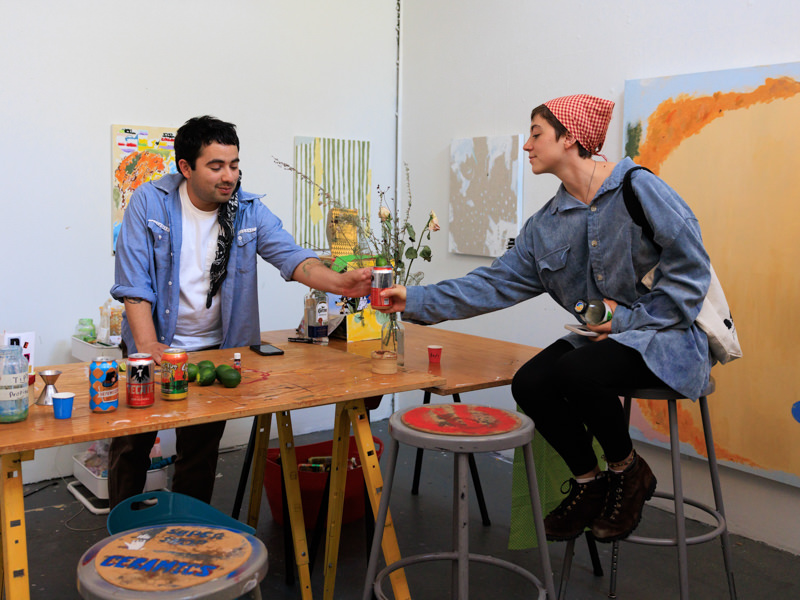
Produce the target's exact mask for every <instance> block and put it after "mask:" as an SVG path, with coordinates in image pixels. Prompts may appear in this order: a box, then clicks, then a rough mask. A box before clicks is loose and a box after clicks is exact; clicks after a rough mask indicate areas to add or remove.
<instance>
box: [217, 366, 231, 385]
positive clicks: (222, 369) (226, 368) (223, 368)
mask: <svg viewBox="0 0 800 600" xmlns="http://www.w3.org/2000/svg"><path fill="white" fill-rule="evenodd" d="M233 370H234V368H233V367H232V366H230V365H226V364H221V365H218V366H217V369H216V374H217V379H219V381H220V382H222V377H221V375H222V373H224V372H225V371H233Z"/></svg>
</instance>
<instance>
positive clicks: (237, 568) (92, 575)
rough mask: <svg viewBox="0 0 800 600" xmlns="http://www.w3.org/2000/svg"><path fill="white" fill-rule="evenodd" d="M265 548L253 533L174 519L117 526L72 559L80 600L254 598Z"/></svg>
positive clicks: (262, 573)
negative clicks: (117, 530) (165, 522)
mask: <svg viewBox="0 0 800 600" xmlns="http://www.w3.org/2000/svg"><path fill="white" fill-rule="evenodd" d="M266 573H267V549H266V548H265V547H264V544H262V543H261V541H260V540H259V539H258V538H256V537H255V536H253V535H250V534H249V533H244V532H242V531H237V530H234V529H229V528H227V527H219V526H214V525H205V524H197V523H175V524H168V525H163V524H162V525H156V526H150V527H140V528H137V529H130V530H128V531H123V532H122V533H118V534H116V535H113V536H111V537H107V538H105V539H104V540H101V541H99V542H98V543H96V544H95V545H94V546H92V547H91V548H89V550H87V551H86V552H85V553H84V555H83V556H82V557H81V560H80V563H79V564H78V592H79V593H80V595H81V597H82V598H84V599H86V600H110V599H112V598H113V599H115V600H147V599H152V600H177V599H179V598H182V599H183V598H193V599H194V598H198V599H199V598H204V599H208V600H212V599H213V600H236V599H250V600H259V599H260V598H261V594H260V591H259V583H260V582H261V580H262V579H263V578H264V576H265V575H266Z"/></svg>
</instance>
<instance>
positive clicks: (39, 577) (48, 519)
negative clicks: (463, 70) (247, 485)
mask: <svg viewBox="0 0 800 600" xmlns="http://www.w3.org/2000/svg"><path fill="white" fill-rule="evenodd" d="M373 430H374V432H375V435H377V436H378V437H380V438H381V439H382V440H384V442H386V441H388V435H387V433H386V421H382V422H378V423H375V424H373ZM329 435H330V434H329V433H328V434H326V433H324V432H323V433H316V434H311V435H308V436H299V437H298V438H297V440H296V441H297V443H298V444H304V443H312V442H317V441H321V440H325V439H330V438H329ZM243 458H244V449H237V450H234V451H230V452H225V453H223V454H221V456H220V461H219V467H218V479H217V485H216V487H215V490H214V498H213V501H212V504H213V505H214V506H215V507H217V508H219V509H220V510H222V511H224V512H226V513H228V514H229V513H230V511H231V509H232V507H233V501H234V496H235V492H236V486H237V483H238V479H239V473H240V470H241V465H242V461H243ZM476 459H477V463H478V468H479V471H480V474H481V481H482V484H483V487H484V490H485V493H486V495H487V498H486V500H487V505H488V511H489V516H490V518H491V520H492V525H491V526H489V527H485V526H483V525H482V524H481V520H480V515H479V512H478V508H477V503H476V502H473V510H472V517H473V518H472V522H471V523H470V528H471V529H470V544H471V548H470V549H471V550H472V551H473V552H480V553H488V554H492V555H494V556H497V557H501V558H504V559H506V560H510V561H513V562H515V563H517V564H520V565H522V566H524V567H526V568H530V569H531V570H533V572H534V573H535V574H537V575H539V576H540V575H541V569H540V567H539V564H538V558H537V554H536V551H535V550H526V551H509V550H507V544H508V534H509V520H510V504H511V502H510V488H511V464H509V463H508V462H506V461H505V460H503V459H502V458H500V457H497V456H494V455H478V456H476ZM413 460H414V450H413V449H411V448H407V447H401V450H400V455H399V460H398V474H397V477H396V483H395V489H394V493H393V497H392V505H391V507H392V514H393V517H394V521H395V524H396V528H397V533H398V540H399V544H400V550H401V552H402V553H403V554H404V555H409V554H414V553H419V552H425V551H433V550H439V549H449V548H447V545H448V543H449V542H448V540H449V536H450V514H451V493H452V470H453V466H452V457H451V456H449V455H445V454H442V453H436V452H428V453H426V455H425V462H424V466H423V470H422V480H421V485H420V494H419V495H418V496H412V495H411V494H410V489H411V474H412V471H413ZM70 480H71V479H67V480H52V481H51V482H40V483H36V484H31V485H28V486H25V492H26V494H29V495H28V496H27V497H26V499H25V506H26V519H27V527H28V554H29V559H30V581H31V599H32V600H53V599H58V600H71V599H79V598H80V596H79V595H78V593H77V591H76V588H75V569H76V566H77V564H78V560H79V559H80V556H81V555H82V554H83V552H84V551H85V550H86V549H88V548H89V547H90V546H91V545H92V544H94V543H95V542H97V541H99V540H101V539H103V538H104V537H106V535H107V533H106V530H105V517H104V516H98V515H93V514H92V513H90V512H89V511H87V510H85V509H84V510H82V504H80V503H79V502H78V501H77V500H76V499H75V498H74V497H73V496H72V495H71V494H70V492H69V490H67V486H66V484H67V482H68V481H70ZM47 484H50V485H47ZM43 486H47V487H43ZM37 490H38V491H37ZM723 493H724V490H723ZM245 508H246V507H245ZM244 513H245V511H244V510H243V511H242V514H243V515H244ZM673 527H674V525H672V521H671V518H670V515H669V514H668V513H665V512H663V511H661V510H658V509H656V508H651V507H648V508H646V509H645V515H644V518H643V520H642V524H641V525H640V529H639V532H640V533H647V532H649V533H657V534H659V535H671V528H673ZM704 527H705V526H704V525H701V524H699V523H696V522H690V524H689V528H690V533H691V532H693V531H696V530H702V529H703V528H704ZM258 535H259V537H260V538H261V539H262V540H263V541H264V543H265V544H266V546H267V548H268V550H269V553H270V557H269V573H268V574H267V576H266V578H265V579H264V581H263V582H262V585H261V591H262V595H263V598H264V599H265V600H267V599H268V600H283V599H286V600H288V599H296V598H299V597H300V594H299V591H298V586H297V585H294V586H289V585H287V584H286V582H285V575H284V567H285V559H284V550H283V528H282V527H281V526H279V525H277V524H276V523H275V522H274V521H273V520H272V518H271V513H270V509H269V507H268V505H267V500H266V498H264V501H263V505H262V507H261V520H260V523H259V527H258ZM310 537H311V536H310V535H309V539H310ZM732 544H733V563H734V571H735V578H736V586H737V591H738V597H739V598H740V599H761V598H765V599H766V598H769V599H771V600H783V599H791V598H800V576H798V575H797V573H798V572H800V556H795V555H792V554H789V553H786V552H782V551H780V550H776V549H774V548H771V547H769V546H766V545H764V544H761V543H758V542H754V541H751V540H748V539H745V538H742V537H739V536H732ZM599 550H600V558H601V561H602V565H603V568H604V569H605V571H606V574H605V576H603V577H597V576H595V575H594V574H593V573H592V567H591V561H590V558H589V554H588V551H587V546H586V544H585V543H583V541H579V543H578V544H577V546H576V554H575V559H574V563H573V568H572V576H571V578H570V581H569V586H568V598H570V599H572V600H580V599H584V598H585V599H590V598H605V597H607V592H608V579H609V578H608V570H609V565H610V556H611V546H610V545H607V544H599ZM323 551H324V548H320V551H319V556H318V558H317V560H316V565H315V568H314V570H313V573H312V588H313V593H314V597H319V598H321V597H322V579H323V573H322V552H323ZM550 551H551V556H552V562H553V568H554V570H555V572H556V585H558V573H560V570H561V564H562V560H563V554H564V544H563V543H556V544H551V546H550ZM365 555H366V541H365V523H364V520H363V519H362V520H360V521H357V522H354V523H351V524H349V525H345V526H344V528H343V535H342V545H341V551H340V559H339V572H338V574H337V580H336V582H337V585H336V598H342V599H345V600H351V599H352V600H356V599H358V598H360V597H361V589H362V586H363V584H364V581H363V577H364V572H365V570H366V558H365ZM689 561H690V566H689V571H690V576H691V582H690V590H691V594H692V598H697V599H700V600H715V599H717V598H719V599H724V598H728V591H727V583H726V579H725V575H724V569H723V564H722V552H721V549H720V544H719V541H718V540H714V541H712V542H710V543H707V544H701V545H698V546H693V547H690V549H689ZM406 573H407V576H408V580H409V586H410V589H411V593H412V596H413V597H414V598H415V599H418V600H426V599H430V600H442V599H444V598H449V597H450V596H449V591H448V590H449V578H450V576H449V566H448V565H447V564H445V563H432V564H426V565H417V566H415V567H411V568H409V569H407V571H406ZM470 576H471V579H470V589H471V598H473V600H480V599H495V598H532V597H535V595H534V594H533V590H532V586H531V585H530V584H528V583H526V582H524V581H523V580H521V579H519V578H518V577H517V576H515V575H513V574H509V573H507V572H505V571H503V570H498V569H497V568H492V567H488V566H485V565H473V566H472V567H471V572H470ZM678 595H679V594H678V574H677V558H676V554H675V551H674V549H672V548H655V547H643V546H634V545H631V544H622V546H621V550H620V573H619V577H618V585H617V596H618V598H621V599H631V600H661V599H664V600H667V599H669V600H673V599H676V598H678Z"/></svg>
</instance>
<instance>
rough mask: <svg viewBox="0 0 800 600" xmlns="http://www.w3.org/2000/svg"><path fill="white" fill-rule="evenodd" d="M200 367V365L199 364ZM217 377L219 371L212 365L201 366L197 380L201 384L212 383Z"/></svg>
mask: <svg viewBox="0 0 800 600" xmlns="http://www.w3.org/2000/svg"><path fill="white" fill-rule="evenodd" d="M198 367H199V365H198ZM216 378H217V373H216V372H215V371H214V369H212V368H210V367H199V372H198V375H197V382H198V383H199V384H200V385H203V386H205V385H211V384H213V383H214V380H215V379H216Z"/></svg>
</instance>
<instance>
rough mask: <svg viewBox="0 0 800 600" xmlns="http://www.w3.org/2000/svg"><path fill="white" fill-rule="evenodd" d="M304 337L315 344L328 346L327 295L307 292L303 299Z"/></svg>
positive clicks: (317, 291)
mask: <svg viewBox="0 0 800 600" xmlns="http://www.w3.org/2000/svg"><path fill="white" fill-rule="evenodd" d="M304 306H305V321H306V336H308V337H310V338H311V339H312V340H314V343H315V344H321V345H323V346H327V345H328V295H327V294H326V293H325V292H323V291H320V290H309V292H308V294H306V296H305V298H304Z"/></svg>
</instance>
